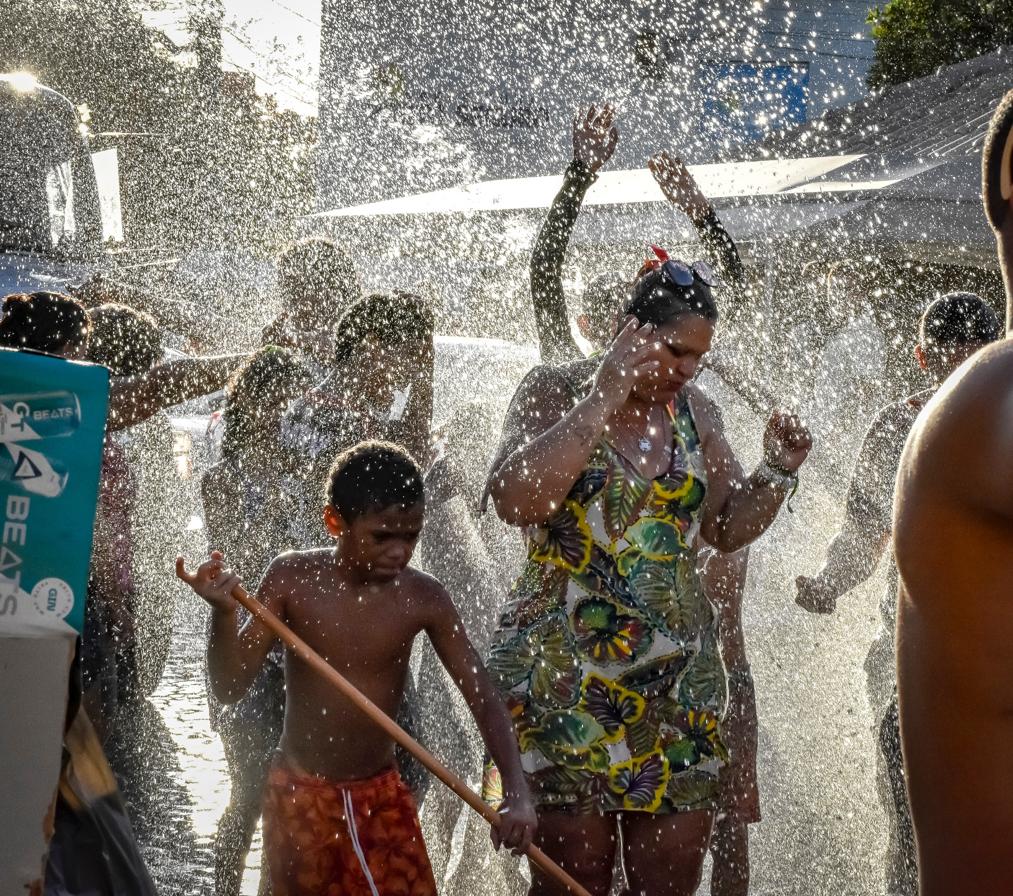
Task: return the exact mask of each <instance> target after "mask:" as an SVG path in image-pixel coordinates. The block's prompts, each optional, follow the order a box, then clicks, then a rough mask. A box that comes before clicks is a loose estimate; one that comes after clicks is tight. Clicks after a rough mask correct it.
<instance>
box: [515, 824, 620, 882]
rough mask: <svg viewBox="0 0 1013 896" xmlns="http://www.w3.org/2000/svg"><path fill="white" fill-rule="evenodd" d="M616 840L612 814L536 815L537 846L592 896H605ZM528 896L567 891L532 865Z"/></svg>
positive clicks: (610, 874) (614, 856)
mask: <svg viewBox="0 0 1013 896" xmlns="http://www.w3.org/2000/svg"><path fill="white" fill-rule="evenodd" d="M618 839H619V829H618V826H617V824H616V815H615V814H614V813H609V814H606V815H600V814H597V813H595V814H591V815H579V814H576V813H573V812H565V811H542V812H539V813H538V834H537V835H536V841H537V844H538V846H540V847H541V848H542V849H543V850H544V851H545V853H546V854H547V855H548V856H549V858H551V859H552V860H553V861H555V862H556V864H558V865H561V866H562V868H563V870H564V871H566V872H567V873H569V874H571V875H572V876H573V877H574V879H575V880H577V881H578V882H579V883H581V884H583V886H584V887H585V889H587V890H588V891H589V892H590V893H591V894H592V896H608V892H609V889H610V888H611V886H612V867H613V865H614V864H615V858H616V843H617V841H618ZM528 896H566V890H564V889H563V888H562V887H560V886H557V885H556V884H555V883H554V882H553V881H552V879H551V878H549V877H546V875H544V874H543V873H542V872H541V871H539V870H538V869H537V868H536V867H534V865H532V867H531V889H530V890H529V891H528Z"/></svg>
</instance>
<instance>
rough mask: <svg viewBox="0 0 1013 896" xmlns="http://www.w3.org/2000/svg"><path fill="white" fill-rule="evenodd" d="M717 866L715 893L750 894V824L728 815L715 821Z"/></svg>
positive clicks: (726, 895)
mask: <svg viewBox="0 0 1013 896" xmlns="http://www.w3.org/2000/svg"><path fill="white" fill-rule="evenodd" d="M711 856H712V858H713V859H714V870H713V871H712V872H711V896H746V894H747V893H748V892H749V825H748V824H747V823H746V821H745V820H744V819H742V818H740V817H737V816H735V815H725V816H723V817H722V818H721V819H720V820H719V821H718V822H716V823H715V825H714V837H713V839H712V840H711Z"/></svg>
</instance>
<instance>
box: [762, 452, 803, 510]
mask: <svg viewBox="0 0 1013 896" xmlns="http://www.w3.org/2000/svg"><path fill="white" fill-rule="evenodd" d="M755 475H757V476H759V477H760V478H761V479H762V480H763V481H764V482H767V483H769V484H770V485H773V486H775V487H777V488H784V489H787V490H788V499H787V503H788V513H794V512H795V511H794V510H793V509H792V507H791V499H792V498H794V497H795V492H797V491H798V473H797V472H795V471H794V470H786V469H785V468H784V467H779V466H775V465H774V464H772V463H770V462H769V461H768V460H767V459H766V458H764V459H763V460H761V461H760V465H759V466H758V467H757V468H756V474H755Z"/></svg>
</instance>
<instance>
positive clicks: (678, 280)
mask: <svg viewBox="0 0 1013 896" xmlns="http://www.w3.org/2000/svg"><path fill="white" fill-rule="evenodd" d="M660 270H661V276H662V280H663V281H664V280H668V281H669V282H670V283H672V284H673V285H674V286H681V287H687V286H692V285H693V283H694V281H696V280H699V281H700V282H701V283H704V284H705V285H707V286H716V285H717V277H715V276H714V270H713V268H711V266H710V265H709V264H707V262H706V261H694V262H693V263H692V264H686V262H684V261H678V260H676V259H670V260H668V261H665V262H663V263H662V265H661V268H660Z"/></svg>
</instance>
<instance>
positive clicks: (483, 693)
mask: <svg viewBox="0 0 1013 896" xmlns="http://www.w3.org/2000/svg"><path fill="white" fill-rule="evenodd" d="M426 634H427V635H428V636H429V640H430V641H431V642H432V645H433V647H434V648H435V650H436V654H437V656H439V658H440V661H441V662H442V663H443V666H444V668H445V669H446V670H447V672H448V673H450V677H451V678H452V679H453V680H454V684H456V685H457V687H458V688H459V689H460V691H461V694H462V695H463V696H464V699H465V701H466V702H467V704H468V708H469V709H470V710H471V714H472V716H473V717H474V719H475V724H476V725H477V726H478V730H479V732H481V734H482V740H484V741H485V745H486V747H488V749H489V753H490V754H491V755H492V758H493V761H494V762H495V763H496V765H497V767H498V768H499V771H500V774H501V775H502V777H503V793H504V796H505V799H504V801H503V806H502V807H501V808H500V810H499V811H500V816H501V819H502V820H501V824H500V827H499V830H498V831H497V830H496V829H495V828H494V829H493V832H492V836H493V843H495V844H496V846H497V847H498V846H499V844H500V843H502V844H504V845H505V846H506V847H508V848H509V849H512V850H513V851H514V853H516V854H518V855H519V854H520V853H522V852H524V851H525V850H526V849H527V848H528V846H530V845H531V842H532V839H533V837H534V834H535V829H536V827H537V824H538V821H537V817H536V815H535V808H534V804H533V803H532V802H531V796H530V794H529V793H528V786H527V782H526V781H525V780H524V772H523V770H522V769H521V757H520V753H519V752H518V751H517V737H516V735H515V734H514V727H513V722H512V721H511V720H510V714H509V713H508V712H507V708H506V706H505V705H504V703H503V700H502V698H501V697H500V694H499V691H497V690H496V686H495V685H494V684H493V683H492V679H490V678H489V674H488V672H486V670H485V666H484V665H483V663H482V660H481V658H480V657H479V655H478V653H476V651H475V648H474V647H473V646H472V644H471V641H470V639H469V638H468V633H467V632H466V631H465V629H464V623H462V622H461V617H460V615H459V614H458V612H457V608H456V607H455V606H454V602H453V601H452V600H451V598H450V595H449V594H447V592H446V590H444V588H443V587H442V586H440V585H436V586H435V587H434V589H433V593H432V595H431V596H430V597H429V607H428V613H427V622H426Z"/></svg>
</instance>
